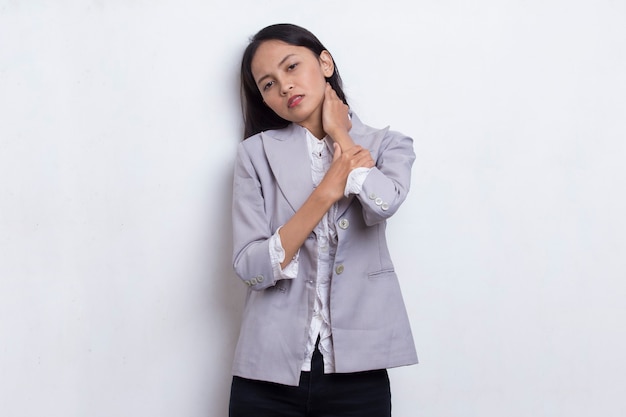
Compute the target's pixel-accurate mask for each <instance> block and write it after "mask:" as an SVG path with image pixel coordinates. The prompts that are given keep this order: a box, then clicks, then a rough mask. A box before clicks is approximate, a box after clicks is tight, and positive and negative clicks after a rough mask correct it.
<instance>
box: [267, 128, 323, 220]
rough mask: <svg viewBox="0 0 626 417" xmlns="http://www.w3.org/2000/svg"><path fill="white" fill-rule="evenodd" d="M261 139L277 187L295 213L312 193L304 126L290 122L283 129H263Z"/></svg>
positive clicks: (309, 162)
mask: <svg viewBox="0 0 626 417" xmlns="http://www.w3.org/2000/svg"><path fill="white" fill-rule="evenodd" d="M262 138H263V146H264V148H265V156H266V157H267V160H268V162H269V164H270V167H271V168H272V173H273V174H274V177H275V178H276V182H277V184H278V188H280V190H281V191H282V193H283V195H284V196H285V198H286V199H287V202H288V203H289V205H290V206H291V208H292V209H293V211H294V212H295V211H297V210H298V209H299V208H300V207H301V206H302V205H303V204H304V202H305V201H306V199H307V198H309V196H310V195H311V193H312V192H313V179H312V177H311V161H310V159H309V155H307V153H308V147H307V143H306V133H305V131H304V128H302V127H300V126H298V125H297V124H295V123H292V124H290V125H289V126H287V127H286V128H284V129H280V130H272V131H267V132H263V133H262Z"/></svg>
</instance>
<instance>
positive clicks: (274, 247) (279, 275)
mask: <svg viewBox="0 0 626 417" xmlns="http://www.w3.org/2000/svg"><path fill="white" fill-rule="evenodd" d="M279 230H280V227H279V228H278V230H276V233H274V234H273V235H272V237H270V241H269V249H270V260H271V262H272V270H273V271H274V279H275V280H279V279H294V278H296V277H297V276H298V256H299V255H300V249H298V252H296V255H295V256H294V257H293V259H292V260H291V262H289V264H287V266H286V267H285V268H284V269H283V268H281V267H280V264H281V263H282V262H283V261H284V260H285V249H283V243H282V242H281V240H280V235H279V234H278V231H279Z"/></svg>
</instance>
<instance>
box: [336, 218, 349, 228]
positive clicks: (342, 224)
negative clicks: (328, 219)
mask: <svg viewBox="0 0 626 417" xmlns="http://www.w3.org/2000/svg"><path fill="white" fill-rule="evenodd" d="M348 226H350V222H349V221H348V219H341V220H339V227H341V228H342V229H343V230H346V229H347V228H348Z"/></svg>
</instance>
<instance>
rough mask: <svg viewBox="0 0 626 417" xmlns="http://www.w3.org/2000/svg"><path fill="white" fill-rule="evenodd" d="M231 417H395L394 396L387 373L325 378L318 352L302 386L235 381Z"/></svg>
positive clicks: (240, 379)
mask: <svg viewBox="0 0 626 417" xmlns="http://www.w3.org/2000/svg"><path fill="white" fill-rule="evenodd" d="M229 416H230V417H391V392H390V390H389V377H388V376H387V371H386V370H385V369H381V370H377V371H367V372H357V373H351V374H324V362H323V359H322V355H321V353H320V352H319V350H317V349H315V352H314V353H313V359H312V361H311V372H302V373H301V374H300V385H299V386H297V387H292V386H288V385H281V384H275V383H272V382H265V381H255V380H251V379H246V378H241V377H237V376H235V377H233V382H232V387H231V393H230V411H229Z"/></svg>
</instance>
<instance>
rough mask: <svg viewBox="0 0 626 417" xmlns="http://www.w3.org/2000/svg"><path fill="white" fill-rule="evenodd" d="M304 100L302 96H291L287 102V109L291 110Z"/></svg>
mask: <svg viewBox="0 0 626 417" xmlns="http://www.w3.org/2000/svg"><path fill="white" fill-rule="evenodd" d="M303 98H304V96H302V95H297V96H293V97H291V98H290V99H289V101H287V107H289V108H292V107H296V106H297V105H298V104H300V102H301V101H302V99H303Z"/></svg>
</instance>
